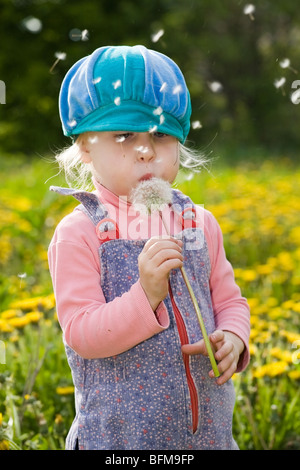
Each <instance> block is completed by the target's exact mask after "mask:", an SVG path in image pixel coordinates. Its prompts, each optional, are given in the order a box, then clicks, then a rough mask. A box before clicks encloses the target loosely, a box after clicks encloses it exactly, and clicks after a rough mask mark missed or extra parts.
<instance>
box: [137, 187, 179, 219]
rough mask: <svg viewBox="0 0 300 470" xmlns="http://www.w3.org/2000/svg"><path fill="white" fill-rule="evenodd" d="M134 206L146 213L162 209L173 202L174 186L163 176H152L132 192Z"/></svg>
mask: <svg viewBox="0 0 300 470" xmlns="http://www.w3.org/2000/svg"><path fill="white" fill-rule="evenodd" d="M130 200H131V202H132V204H133V206H135V207H136V209H137V210H138V211H139V212H141V213H145V214H148V215H149V214H151V213H153V212H156V211H162V210H163V208H164V207H165V206H166V205H168V204H170V203H171V202H172V188H171V185H170V183H168V181H165V180H163V179H161V178H151V179H150V180H146V181H141V182H140V183H139V184H138V185H137V186H136V187H135V188H134V189H133V190H132V193H131V198H130Z"/></svg>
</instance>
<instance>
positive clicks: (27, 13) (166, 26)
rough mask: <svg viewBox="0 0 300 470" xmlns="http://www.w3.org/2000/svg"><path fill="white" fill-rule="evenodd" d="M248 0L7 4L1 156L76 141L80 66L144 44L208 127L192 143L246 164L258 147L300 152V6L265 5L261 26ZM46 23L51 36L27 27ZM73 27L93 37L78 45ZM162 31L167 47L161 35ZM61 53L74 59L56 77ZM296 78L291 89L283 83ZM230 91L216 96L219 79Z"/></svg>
mask: <svg viewBox="0 0 300 470" xmlns="http://www.w3.org/2000/svg"><path fill="white" fill-rule="evenodd" d="M246 3H247V2H246V1H243V0H226V1H224V2H221V1H217V0H151V1H149V0H138V1H137V0H119V1H118V0H116V1H112V0H85V1H84V2H82V1H80V0H0V12H1V14H0V39H1V48H0V79H1V80H3V81H4V82H5V84H6V104H5V105H0V151H1V153H2V155H3V154H8V153H11V152H14V153H22V154H25V155H32V154H35V155H45V154H49V153H53V152H54V151H56V150H57V148H61V147H62V146H64V145H66V144H67V143H68V140H65V139H64V138H63V136H62V132H61V127H60V121H59V116H58V109H57V97H58V93H59V88H60V84H61V81H62V79H63V77H64V75H65V73H66V71H67V70H68V69H69V68H70V67H71V65H72V64H73V63H74V62H75V61H77V60H78V59H80V58H81V57H83V56H85V55H88V54H90V53H91V52H92V51H93V50H94V49H95V48H97V47H100V46H103V45H107V44H112V45H117V44H129V45H134V44H144V45H145V46H147V47H150V48H153V49H156V50H159V51H160V52H163V53H165V54H167V55H169V56H170V57H172V58H173V59H174V60H175V61H176V62H177V63H178V64H179V66H180V67H181V68H182V70H183V72H184V74H185V76H186V80H187V83H188V86H189V88H190V91H191V95H192V102H193V115H192V119H193V120H194V121H195V120H199V121H201V124H202V126H203V127H202V128H201V129H200V130H196V131H193V130H192V131H191V134H190V140H191V141H193V142H195V143H196V144H197V145H200V146H202V147H206V146H207V145H210V143H211V142H213V148H214V149H216V148H218V149H219V148H222V149H223V152H224V148H225V146H226V149H227V150H228V151H229V153H230V154H231V155H233V156H235V155H236V154H237V152H238V153H239V155H240V153H241V152H240V149H242V154H243V156H244V157H245V158H248V156H249V154H251V155H253V154H254V153H255V151H257V149H258V148H262V147H267V148H268V149H269V150H270V151H272V152H275V153H276V154H280V153H281V154H282V152H285V153H289V154H294V155H297V147H298V142H299V137H298V136H299V125H300V117H299V116H300V113H299V110H300V106H299V105H298V106H297V105H295V104H292V102H291V100H290V95H291V92H292V88H291V87H292V83H293V82H294V80H297V79H299V78H300V76H299V74H296V73H295V72H294V71H292V70H291V69H288V68H286V69H282V68H281V67H280V61H281V60H282V59H284V58H289V59H290V61H291V65H292V67H293V68H294V69H295V70H297V69H299V70H300V64H299V62H300V52H299V51H300V49H299V43H300V9H299V8H298V7H297V4H296V3H295V1H294V0H276V1H275V2H274V1H272V0H259V1H257V2H256V3H255V7H256V10H255V13H254V20H251V19H250V17H249V16H247V15H245V14H244V13H243V9H244V6H245V5H246ZM31 17H34V18H38V19H39V20H40V21H41V25H42V27H41V30H40V31H38V32H32V31H30V30H29V29H28V27H26V24H27V25H28V19H29V18H31ZM73 28H78V29H80V30H84V29H87V30H88V32H89V39H88V40H87V41H82V40H79V41H72V40H71V39H70V31H71V30H72V29H73ZM160 29H163V30H164V34H163V36H162V37H161V39H160V40H159V41H158V42H155V43H154V42H152V40H151V35H152V34H153V33H156V32H157V31H159V30H160ZM56 52H65V53H66V54H67V56H66V59H65V60H64V61H60V62H59V63H58V64H57V65H56V66H55V68H54V70H53V72H52V73H50V69H51V67H52V65H53V63H54V61H55V53H56ZM281 77H285V78H286V83H285V86H284V89H276V88H275V86H274V80H276V79H279V78H281ZM214 81H218V82H220V83H221V84H222V87H223V88H222V91H221V92H219V93H213V92H212V91H211V89H210V87H209V83H211V82H214Z"/></svg>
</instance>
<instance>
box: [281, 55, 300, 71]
mask: <svg viewBox="0 0 300 470" xmlns="http://www.w3.org/2000/svg"><path fill="white" fill-rule="evenodd" d="M279 65H280V67H281V68H282V69H290V70H291V71H292V72H294V73H298V72H297V70H295V69H294V68H293V67H291V61H290V59H288V58H286V59H283V60H281V61H280V62H279Z"/></svg>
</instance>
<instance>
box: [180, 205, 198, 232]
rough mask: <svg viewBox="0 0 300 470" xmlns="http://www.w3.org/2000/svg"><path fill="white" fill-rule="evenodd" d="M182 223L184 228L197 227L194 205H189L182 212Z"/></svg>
mask: <svg viewBox="0 0 300 470" xmlns="http://www.w3.org/2000/svg"><path fill="white" fill-rule="evenodd" d="M181 225H182V230H184V229H185V228H196V227H197V222H196V209H195V208H194V207H187V208H186V209H184V210H183V211H182V212H181Z"/></svg>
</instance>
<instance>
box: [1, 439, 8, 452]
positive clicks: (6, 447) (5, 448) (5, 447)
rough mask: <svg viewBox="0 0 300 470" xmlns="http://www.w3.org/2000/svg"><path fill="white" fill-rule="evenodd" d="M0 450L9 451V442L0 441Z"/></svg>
mask: <svg viewBox="0 0 300 470" xmlns="http://www.w3.org/2000/svg"><path fill="white" fill-rule="evenodd" d="M0 450H9V442H8V441H6V440H5V439H4V440H3V441H0Z"/></svg>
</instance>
